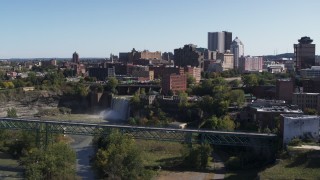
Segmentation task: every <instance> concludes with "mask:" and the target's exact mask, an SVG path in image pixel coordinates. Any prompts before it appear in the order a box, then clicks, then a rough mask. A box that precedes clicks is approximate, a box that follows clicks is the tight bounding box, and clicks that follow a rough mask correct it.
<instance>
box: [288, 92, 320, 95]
mask: <svg viewBox="0 0 320 180" xmlns="http://www.w3.org/2000/svg"><path fill="white" fill-rule="evenodd" d="M293 94H305V95H319V94H320V93H307V92H297V93H293Z"/></svg>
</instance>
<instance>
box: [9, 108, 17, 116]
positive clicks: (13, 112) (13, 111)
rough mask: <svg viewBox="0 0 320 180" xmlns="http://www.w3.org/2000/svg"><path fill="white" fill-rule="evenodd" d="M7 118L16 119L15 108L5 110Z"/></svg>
mask: <svg viewBox="0 0 320 180" xmlns="http://www.w3.org/2000/svg"><path fill="white" fill-rule="evenodd" d="M7 117H9V118H16V117H18V115H17V110H16V109H15V108H9V109H7Z"/></svg>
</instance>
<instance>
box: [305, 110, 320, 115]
mask: <svg viewBox="0 0 320 180" xmlns="http://www.w3.org/2000/svg"><path fill="white" fill-rule="evenodd" d="M304 113H305V114H307V115H317V114H318V112H317V110H316V109H312V108H305V109H304Z"/></svg>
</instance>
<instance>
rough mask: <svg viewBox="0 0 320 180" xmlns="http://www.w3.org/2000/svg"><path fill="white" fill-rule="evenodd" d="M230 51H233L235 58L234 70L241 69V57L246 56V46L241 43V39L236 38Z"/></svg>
mask: <svg viewBox="0 0 320 180" xmlns="http://www.w3.org/2000/svg"><path fill="white" fill-rule="evenodd" d="M230 50H231V53H232V54H233V58H234V63H233V64H234V68H235V69H238V68H239V57H241V56H244V45H243V43H242V42H241V41H240V39H238V37H236V38H235V39H234V40H233V41H232V43H231V47H230Z"/></svg>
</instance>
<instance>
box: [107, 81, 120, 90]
mask: <svg viewBox="0 0 320 180" xmlns="http://www.w3.org/2000/svg"><path fill="white" fill-rule="evenodd" d="M118 84H119V81H118V79H117V78H115V77H110V78H108V79H107V88H108V90H109V91H111V92H112V93H113V94H117V90H116V88H117V86H118Z"/></svg>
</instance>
